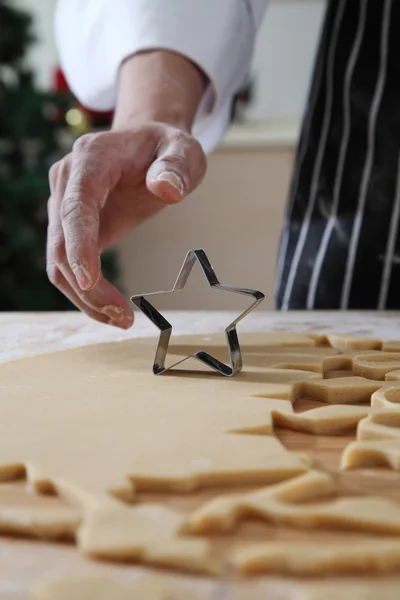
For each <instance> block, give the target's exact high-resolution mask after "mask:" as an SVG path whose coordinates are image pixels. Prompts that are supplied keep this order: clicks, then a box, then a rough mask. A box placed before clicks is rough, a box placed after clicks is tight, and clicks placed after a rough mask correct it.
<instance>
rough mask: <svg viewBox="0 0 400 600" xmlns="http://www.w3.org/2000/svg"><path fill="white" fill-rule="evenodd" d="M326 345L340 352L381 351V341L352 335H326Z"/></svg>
mask: <svg viewBox="0 0 400 600" xmlns="http://www.w3.org/2000/svg"><path fill="white" fill-rule="evenodd" d="M326 337H327V339H328V343H329V345H330V346H332V348H336V350H339V351H340V352H344V351H345V350H352V349H353V350H381V349H382V340H377V339H374V338H362V337H355V336H352V335H335V334H328V335H327V336H326Z"/></svg>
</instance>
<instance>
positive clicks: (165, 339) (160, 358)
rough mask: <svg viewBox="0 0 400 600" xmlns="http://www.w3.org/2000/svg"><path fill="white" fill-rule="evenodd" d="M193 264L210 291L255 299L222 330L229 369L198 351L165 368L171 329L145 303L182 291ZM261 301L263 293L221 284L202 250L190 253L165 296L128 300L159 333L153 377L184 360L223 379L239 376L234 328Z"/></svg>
mask: <svg viewBox="0 0 400 600" xmlns="http://www.w3.org/2000/svg"><path fill="white" fill-rule="evenodd" d="M196 261H197V262H198V263H199V265H200V267H201V269H202V271H203V273H204V275H205V277H206V279H207V282H208V285H209V286H210V287H211V288H213V289H216V290H224V291H227V292H233V293H235V294H242V295H244V296H251V297H252V298H254V301H253V302H252V303H251V305H250V306H249V308H247V309H246V310H245V311H243V312H242V313H241V314H240V315H239V316H238V317H237V318H236V319H235V320H234V321H232V323H230V324H229V325H228V326H227V327H226V328H225V335H226V340H227V343H228V351H229V359H230V365H228V364H225V363H223V362H221V361H220V360H218V359H217V358H215V357H214V356H211V354H209V353H208V352H205V351H204V350H199V351H197V352H195V353H194V354H190V355H189V356H186V357H185V358H182V359H181V360H178V361H177V362H175V363H173V364H172V365H170V366H169V367H166V366H165V360H166V357H167V353H168V346H169V340H170V337H171V333H172V325H171V323H169V322H168V321H167V320H166V319H165V318H164V317H163V316H162V315H161V314H160V313H159V312H158V310H157V309H156V308H154V306H153V305H152V304H150V302H149V301H148V300H146V298H145V296H156V295H158V294H169V293H172V292H176V291H179V290H183V288H184V287H185V285H186V282H187V280H188V278H189V275H190V273H191V271H192V269H193V267H194V265H195V263H196ZM264 298H265V296H264V294H263V293H262V292H258V291H257V290H248V289H246V288H238V287H233V286H230V285H223V284H221V283H220V282H219V280H218V278H217V276H216V274H215V272H214V269H213V267H212V265H211V263H210V261H209V260H208V258H207V255H206V253H205V252H204V250H202V249H200V250H189V252H188V253H187V255H186V258H185V260H184V262H183V265H182V268H181V270H180V271H179V275H178V277H177V279H176V281H175V285H174V287H173V288H172V290H168V291H164V292H151V293H149V294H138V295H136V296H132V297H131V302H132V304H133V305H134V306H136V307H137V308H139V309H140V310H141V311H142V312H143V313H144V314H145V315H146V317H147V318H148V319H150V321H151V322H152V323H154V325H155V326H156V327H157V328H158V329H159V330H160V332H161V333H160V337H159V340H158V344H157V349H156V354H155V358H154V364H153V373H154V374H155V375H160V374H162V373H165V372H166V371H169V370H170V369H173V368H175V367H177V366H178V365H180V364H181V363H183V362H185V361H186V360H189V358H196V359H197V360H199V361H200V362H202V363H203V364H205V365H207V366H208V367H210V368H211V369H214V370H215V371H218V373H220V374H221V375H223V376H225V377H233V376H234V375H236V374H237V373H239V372H240V371H241V370H242V367H243V361H242V354H241V350H240V344H239V338H238V335H237V331H236V325H237V324H238V323H239V321H241V320H242V319H244V317H246V316H247V315H248V314H249V313H250V312H251V311H252V310H254V309H255V308H256V306H258V304H260V303H261V302H262V301H263V300H264Z"/></svg>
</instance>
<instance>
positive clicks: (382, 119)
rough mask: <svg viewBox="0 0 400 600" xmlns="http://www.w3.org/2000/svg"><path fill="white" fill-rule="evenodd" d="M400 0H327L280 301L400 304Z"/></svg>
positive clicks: (296, 305) (305, 305)
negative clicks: (328, 0)
mask: <svg viewBox="0 0 400 600" xmlns="http://www.w3.org/2000/svg"><path fill="white" fill-rule="evenodd" d="M399 217H400V0H331V1H330V2H329V4H328V7H327V11H326V15H325V21H324V25H323V28H322V32H321V38H320V41H319V48H318V53H317V58H316V61H315V66H314V73H313V77H312V83H311V88H310V93H309V98H308V102H307V107H306V111H305V116H304V120H303V126H302V131H301V135H300V140H299V145H298V148H297V153H296V161H295V168H294V170H293V176H292V182H291V189H290V193H289V202H288V205H287V210H286V216H285V223H284V227H283V231H282V236H281V242H280V252H279V260H278V265H277V276H276V277H277V279H276V308H277V309H279V310H295V309H299V310H302V309H379V310H384V309H400V238H399V235H398V233H399Z"/></svg>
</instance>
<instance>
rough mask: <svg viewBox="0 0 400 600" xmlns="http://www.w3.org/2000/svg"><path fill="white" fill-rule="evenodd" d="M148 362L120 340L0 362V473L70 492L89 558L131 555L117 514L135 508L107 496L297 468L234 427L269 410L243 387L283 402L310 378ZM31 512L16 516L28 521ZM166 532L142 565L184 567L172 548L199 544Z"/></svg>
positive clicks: (127, 496)
mask: <svg viewBox="0 0 400 600" xmlns="http://www.w3.org/2000/svg"><path fill="white" fill-rule="evenodd" d="M152 358H153V348H152V345H151V344H149V343H140V342H132V341H129V342H122V343H116V344H106V345H99V346H87V347H84V348H77V349H74V350H68V351H65V352H59V353H55V354H52V355H45V356H39V357H35V358H30V359H23V360H18V361H14V362H9V363H3V364H2V365H0V407H1V419H0V457H1V458H0V461H1V464H0V480H2V481H7V480H11V479H13V478H17V477H21V476H22V475H23V473H24V468H26V474H27V478H28V481H29V483H30V484H32V485H33V487H34V488H35V489H36V490H37V491H39V492H40V491H49V490H52V489H54V488H55V489H56V490H59V491H61V493H62V494H63V495H65V497H66V498H68V499H71V501H72V502H73V503H74V504H75V505H77V506H78V507H79V512H80V518H81V529H80V531H79V533H78V542H79V544H80V546H81V548H82V550H83V551H84V552H87V553H90V554H91V555H102V556H105V555H109V556H111V555H113V556H117V555H118V556H122V555H123V556H125V557H129V558H131V559H132V560H135V559H136V556H137V553H136V550H135V548H136V546H137V544H138V540H137V538H136V537H135V535H133V538H132V537H130V536H131V534H132V530H129V531H126V528H125V527H124V525H123V520H122V519H127V521H129V520H130V519H133V520H134V521H135V519H138V518H139V517H140V518H141V519H142V521H143V519H144V520H145V518H144V516H143V513H142V512H140V511H142V510H143V509H141V508H140V507H132V508H129V509H127V508H124V506H123V504H121V503H120V502H119V501H117V500H115V498H113V497H112V496H111V494H113V495H114V496H116V497H118V498H121V499H124V500H126V501H132V500H133V499H134V493H135V489H139V490H143V491H179V492H190V491H192V490H194V489H197V488H199V487H206V486H208V487H210V486H221V485H223V486H231V485H237V484H240V483H247V484H254V485H256V484H263V483H269V482H274V481H281V480H284V479H287V478H291V477H293V476H295V475H298V474H300V473H304V472H306V471H307V469H308V468H309V463H308V461H307V460H306V459H305V458H304V457H301V456H298V455H296V454H295V453H293V452H290V451H289V450H287V449H286V448H285V447H284V446H282V444H281V443H280V442H279V440H278V439H276V438H275V437H274V436H272V435H243V434H245V433H246V432H252V433H257V432H258V433H260V432H261V433H268V432H269V431H270V427H271V414H270V413H271V410H272V409H273V408H276V406H277V403H279V400H276V399H274V400H273V401H271V402H269V400H265V398H255V397H254V398H253V397H251V395H252V393H253V392H254V393H257V392H261V391H265V390H267V391H268V390H270V391H271V394H272V392H274V391H278V392H279V393H280V394H281V395H282V396H283V397H286V398H289V397H290V395H291V394H292V389H293V387H294V386H295V385H297V382H299V381H304V380H307V378H308V377H311V378H320V376H319V375H317V374H315V373H307V372H302V371H287V372H286V371H278V370H276V369H275V370H274V369H264V370H263V369H259V370H248V371H247V372H246V373H244V372H243V373H241V374H239V375H238V376H237V377H235V378H233V379H228V378H221V377H220V376H218V375H215V374H214V373H211V374H207V375H197V376H195V377H194V376H193V375H192V374H187V375H178V376H173V375H166V376H165V377H162V378H157V377H154V375H153V374H152V371H151V364H152ZM283 405H284V406H285V407H286V408H288V406H289V405H288V403H285V402H283ZM269 406H270V407H271V408H269ZM232 431H236V432H241V433H240V434H234V433H228V432H232ZM117 506H118V508H117ZM137 511H139V512H137ZM167 512H168V511H164V512H163V513H162V515H163V518H162V519H161V520H160V522H159V531H162V528H163V526H165V529H166V532H168V531H170V517H171V519H172V520H173V519H174V518H175V517H173V516H171V514H170V513H168V514H167ZM37 515H38V513H35V514H34V515H30V517H29V519H30V521H29V519H28V521H27V522H31V523H35V519H36V522H37V519H38V516H37ZM104 515H106V517H107V518H106V517H104ZM138 515H139V516H138ZM100 516H101V517H102V518H100ZM57 518H58V517H57V514H56V513H54V520H53V518H51V519H50V521H51V522H50V523H47V525H46V527H47V528H48V530H50V529H51V526H53V527H55V528H56V527H57ZM13 519H14V521H13V522H14V526H16V525H17V524H16V521H17V518H16V517H15V515H14V517H13ZM63 519H64V520H65V517H63V518H61V515H60V520H61V521H62V520H63ZM68 519H69V517H68ZM68 519H67V520H68ZM110 519H111V520H114V521H115V522H116V523H119V525H118V526H115V527H114V526H113V527H114V529H113V534H114V535H113V538H112V540H111V541H112V543H111V541H110V540H109V545H108V546H107V545H104V544H103V542H102V540H104V539H105V534H104V532H108V531H109V522H110V521H109V520H110ZM4 521H5V519H3V528H5V524H4ZM148 521H149V520H148ZM135 522H136V521H135ZM143 522H144V521H143ZM67 525H68V524H67ZM68 526H69V525H68ZM41 527H42V533H43V531H44V530H45V526H44V524H43V523H42V526H41ZM146 527H147V526H146ZM149 527H150V525H149ZM136 530H137V531H138V530H139V528H138V527H137V528H136ZM128 534H129V535H128ZM168 535H169V534H168ZM168 535H167V533H166V534H165V536H163V537H164V540H163V545H162V547H161V546H155V545H154V544H153V543H151V547H147V546H146V548H145V549H144V550H143V552H142V556H143V560H145V561H149V560H150V558H149V557H151V560H153V561H154V563H157V564H161V563H163V564H172V563H174V564H175V563H176V564H178V563H179V561H181V562H182V566H183V568H185V567H186V564H185V559H184V557H185V556H186V555H188V556H189V555H190V552H189V550H188V551H186V550H182V548H183V546H184V545H185V544H186V547H188V545H189V544H190V543H192V542H193V543H194V545H196V544H197V542H198V541H199V540H194V541H191V540H186V539H184V540H180V539H178V540H177V543H175V542H174V541H173V540H172V539H171V540H170V539H168V540H166V538H168ZM174 535H175V533H174ZM127 536H128V537H127ZM139 542H140V540H139ZM178 542H179V543H178ZM191 547H192V546H191ZM198 547H199V546H197V548H198ZM201 552H202V549H201V548H200V554H201ZM139 554H140V553H139ZM168 554H169V556H168ZM139 559H140V560H142V558H141V557H139ZM190 560H192V559H190ZM194 562H195V561H194Z"/></svg>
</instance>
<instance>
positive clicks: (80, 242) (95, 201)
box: [56, 136, 112, 290]
mask: <svg viewBox="0 0 400 600" xmlns="http://www.w3.org/2000/svg"><path fill="white" fill-rule="evenodd" d="M109 167H110V161H107V160H106V158H105V154H104V144H103V143H101V142H99V136H82V137H81V138H79V139H78V140H77V142H76V143H75V145H74V149H73V152H72V159H71V161H70V169H69V176H68V179H67V181H65V180H64V181H63V182H62V185H61V186H57V188H60V189H57V192H56V193H57V195H58V201H59V202H60V217H61V225H62V229H63V234H64V239H65V250H66V255H67V259H68V263H69V265H70V268H71V270H72V272H73V273H74V275H75V277H76V280H77V282H78V284H79V287H80V288H81V289H82V290H91V289H93V288H94V286H95V285H96V284H97V282H98V280H99V278H100V273H101V264H100V251H99V244H98V236H99V214H100V210H101V208H102V206H103V204H104V202H105V199H106V198H107V194H108V190H109V189H110V185H111V184H112V182H111V181H110V177H109ZM61 194H62V196H61Z"/></svg>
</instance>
